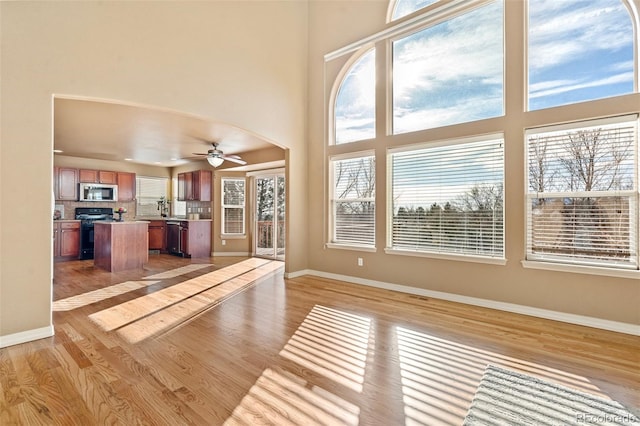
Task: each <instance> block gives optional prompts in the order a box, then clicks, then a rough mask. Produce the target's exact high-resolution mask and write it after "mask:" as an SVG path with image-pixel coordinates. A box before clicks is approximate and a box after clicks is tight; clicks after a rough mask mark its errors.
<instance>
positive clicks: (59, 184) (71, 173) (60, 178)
mask: <svg viewBox="0 0 640 426" xmlns="http://www.w3.org/2000/svg"><path fill="white" fill-rule="evenodd" d="M53 192H54V194H55V199H56V200H61V201H78V169H72V168H69V167H54V168H53Z"/></svg>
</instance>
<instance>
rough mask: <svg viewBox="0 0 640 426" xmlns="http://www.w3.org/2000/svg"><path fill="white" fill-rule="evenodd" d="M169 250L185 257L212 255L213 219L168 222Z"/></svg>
mask: <svg viewBox="0 0 640 426" xmlns="http://www.w3.org/2000/svg"><path fill="white" fill-rule="evenodd" d="M167 250H168V252H169V253H170V254H175V255H178V256H183V257H192V258H193V257H210V256H211V220H189V221H187V220H183V221H180V222H174V221H170V222H168V223H167Z"/></svg>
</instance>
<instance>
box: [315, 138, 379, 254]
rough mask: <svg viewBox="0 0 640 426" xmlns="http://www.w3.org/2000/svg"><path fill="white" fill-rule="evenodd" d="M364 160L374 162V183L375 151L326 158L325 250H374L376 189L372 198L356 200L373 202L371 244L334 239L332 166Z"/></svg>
mask: <svg viewBox="0 0 640 426" xmlns="http://www.w3.org/2000/svg"><path fill="white" fill-rule="evenodd" d="M359 158H360V159H365V158H373V160H374V167H373V170H372V173H373V179H374V182H375V180H376V171H377V170H376V169H377V166H376V161H375V160H376V156H375V151H374V150H366V151H356V152H350V153H346V154H339V155H332V156H330V157H329V158H328V165H329V173H328V188H329V199H328V201H329V202H328V217H329V227H328V231H329V232H328V234H327V243H326V244H325V246H326V247H327V248H337V249H346V250H358V251H368V252H375V251H376V250H377V249H376V238H377V233H376V220H375V219H376V215H377V213H376V210H377V205H376V199H377V196H376V193H377V189H376V188H374V196H373V198H371V199H369V198H366V199H358V200H361V201H371V202H373V205H374V222H373V244H357V243H355V242H340V241H337V240H336V238H335V235H336V214H335V202H336V198H335V182H334V179H335V176H334V170H335V167H334V164H335V162H337V161H344V160H354V159H359ZM352 200H356V199H352Z"/></svg>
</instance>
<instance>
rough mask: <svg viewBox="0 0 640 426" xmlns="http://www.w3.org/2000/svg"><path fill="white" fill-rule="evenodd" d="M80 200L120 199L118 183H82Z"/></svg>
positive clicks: (79, 193) (79, 192) (80, 185)
mask: <svg viewBox="0 0 640 426" xmlns="http://www.w3.org/2000/svg"><path fill="white" fill-rule="evenodd" d="M78 185H79V190H78V200H79V201H103V202H104V201H114V202H115V201H118V185H105V184H103V183H80V184H78Z"/></svg>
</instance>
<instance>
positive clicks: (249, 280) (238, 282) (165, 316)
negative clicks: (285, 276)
mask: <svg viewBox="0 0 640 426" xmlns="http://www.w3.org/2000/svg"><path fill="white" fill-rule="evenodd" d="M281 267H282V264H281V263H280V262H270V263H267V264H265V265H263V266H260V267H258V268H256V269H253V270H250V271H248V272H246V273H244V274H242V275H240V276H237V277H235V278H232V279H230V280H227V281H224V282H221V283H220V284H218V285H216V286H214V287H212V288H210V289H208V290H205V291H203V292H200V293H198V294H194V295H192V296H190V297H187V298H185V299H184V300H181V301H180V302H178V303H175V304H171V305H167V306H166V307H165V308H163V309H162V310H159V311H157V312H153V313H151V314H149V315H147V316H144V317H141V318H139V319H137V320H135V321H133V322H131V323H129V324H127V325H124V326H123V327H121V328H119V329H118V330H117V333H118V334H119V335H120V336H122V337H124V338H125V339H126V340H127V341H128V342H129V343H138V342H140V341H142V340H144V339H147V338H149V337H152V336H158V335H160V334H162V333H164V332H166V331H168V330H173V329H175V327H177V326H179V325H182V324H184V323H186V322H187V321H188V320H190V319H192V318H195V317H196V316H197V315H199V314H200V313H202V312H203V311H205V310H207V309H209V308H211V307H213V306H215V305H217V304H219V303H221V302H223V301H224V300H226V299H228V298H230V297H232V296H234V295H236V294H238V293H240V292H241V291H243V290H244V289H246V288H247V287H249V286H251V285H253V284H255V283H256V281H258V280H260V279H261V278H264V277H266V276H268V275H270V274H271V273H273V272H275V271H277V270H278V269H280V268H281ZM212 273H213V272H212ZM154 294H155V293H154ZM149 296H151V295H149ZM145 297H146V296H145Z"/></svg>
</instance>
